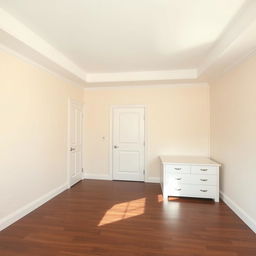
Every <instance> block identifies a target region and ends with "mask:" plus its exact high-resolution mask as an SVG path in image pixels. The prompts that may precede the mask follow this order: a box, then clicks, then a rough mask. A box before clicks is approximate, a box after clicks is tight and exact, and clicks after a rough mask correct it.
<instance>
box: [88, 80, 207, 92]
mask: <svg viewBox="0 0 256 256" xmlns="http://www.w3.org/2000/svg"><path fill="white" fill-rule="evenodd" d="M194 86H196V87H208V86H209V84H208V83H206V82H194V83H193V82H191V83H169V84H157V83H155V84H147V83H145V84H144V85H136V84H135V85H121V86H120V85H119V86H104V85H103V86H96V87H93V86H92V87H85V88H84V90H85V91H91V90H112V89H117V90H118V89H119V90H122V89H143V88H145V89H146V88H158V89H159V88H175V87H194Z"/></svg>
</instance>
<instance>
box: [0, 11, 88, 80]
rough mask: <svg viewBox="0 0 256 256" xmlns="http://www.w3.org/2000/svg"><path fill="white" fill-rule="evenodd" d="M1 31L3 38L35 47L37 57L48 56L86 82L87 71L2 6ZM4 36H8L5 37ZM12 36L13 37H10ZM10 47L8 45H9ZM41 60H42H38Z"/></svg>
mask: <svg viewBox="0 0 256 256" xmlns="http://www.w3.org/2000/svg"><path fill="white" fill-rule="evenodd" d="M0 32H1V39H2V40H3V41H4V39H5V41H7V43H8V42H10V41H11V40H12V39H16V40H18V41H19V43H22V44H23V45H25V46H27V47H29V48H31V49H33V50H34V51H35V52H36V53H37V54H38V55H37V58H42V56H43V57H46V58H47V59H48V60H50V61H52V62H53V63H55V64H57V65H58V66H59V67H61V68H62V69H64V70H66V71H67V72H69V73H72V74H73V75H75V76H76V77H77V78H79V79H80V80H82V81H84V82H86V73H85V72H84V70H82V69H81V68H80V67H78V66H77V65H76V64H75V63H73V62H72V61H70V60H69V59H68V58H67V57H66V56H65V55H64V54H62V53H61V52H60V51H58V50H57V49H55V48H54V47H52V46H51V45H50V44H49V43H48V42H46V41H45V40H43V39H42V38H41V37H39V36H38V35H37V34H35V33H34V32H33V31H31V30H30V29H29V28H27V27H26V26H25V25H23V24H22V23H21V22H20V21H18V20H17V19H15V18H14V17H13V16H11V15H9V14H8V13H7V12H5V11H4V10H3V9H1V8H0ZM3 37H6V38H4V39H3ZM10 37H12V38H10ZM7 47H8V45H7ZM36 61H39V62H40V61H41V60H38V59H37V60H36Z"/></svg>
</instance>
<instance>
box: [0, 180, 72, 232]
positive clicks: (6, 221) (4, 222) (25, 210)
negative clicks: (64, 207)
mask: <svg viewBox="0 0 256 256" xmlns="http://www.w3.org/2000/svg"><path fill="white" fill-rule="evenodd" d="M66 189H68V185H67V184H63V185H61V186H59V187H57V188H55V189H53V190H51V191H50V192H48V193H46V194H45V195H43V196H41V197H39V198H37V199H36V200H34V201H32V202H31V203H28V204H26V205H25V206H23V207H21V208H20V209H18V210H16V211H15V212H13V213H11V214H9V215H8V216H6V217H4V218H3V219H1V220H0V231H1V230H3V229H5V228H7V227H8V226H10V225H11V224H13V223H14V222H16V221H17V220H19V219H21V218H23V217H24V216H25V215H27V214H29V213H30V212H32V211H34V210H35V209H37V208H38V207H40V206H41V205H43V204H44V203H46V202H47V201H49V200H51V199H52V198H54V197H55V196H57V195H58V194H60V193H62V192H63V191H65V190H66Z"/></svg>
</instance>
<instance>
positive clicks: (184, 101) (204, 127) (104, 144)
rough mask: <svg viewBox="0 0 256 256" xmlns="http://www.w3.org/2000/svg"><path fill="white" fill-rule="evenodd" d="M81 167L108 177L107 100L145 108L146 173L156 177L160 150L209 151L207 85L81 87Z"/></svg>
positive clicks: (198, 153) (164, 152) (108, 111)
mask: <svg viewBox="0 0 256 256" xmlns="http://www.w3.org/2000/svg"><path fill="white" fill-rule="evenodd" d="M84 102H85V108H86V113H85V158H84V160H85V162H84V166H85V171H86V172H87V173H89V174H92V175H99V176H106V175H107V176H108V175H109V173H110V170H109V140H110V138H109V135H110V109H111V106H112V105H125V104H139V105H140V104H141V105H146V107H147V114H146V115H147V119H148V120H147V127H148V142H149V143H148V164H147V166H146V168H147V171H148V176H149V177H159V169H160V163H159V159H158V157H159V155H162V154H174V155H203V156H208V155H209V130H210V120H209V88H208V86H187V87H185V86H180V87H169V88H131V89H129V88H120V89H115V88H114V89H86V90H85V96H84ZM102 137H105V139H102Z"/></svg>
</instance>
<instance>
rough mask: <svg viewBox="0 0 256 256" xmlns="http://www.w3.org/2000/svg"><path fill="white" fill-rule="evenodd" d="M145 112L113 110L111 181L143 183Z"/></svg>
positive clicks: (137, 108) (139, 108) (130, 109)
mask: <svg viewBox="0 0 256 256" xmlns="http://www.w3.org/2000/svg"><path fill="white" fill-rule="evenodd" d="M144 151H145V110H144V108H143V107H120V108H114V109H113V154H112V155H113V179H114V180H131V181H144V172H145V171H144V170H145V167H144V165H145V162H144V157H145V156H144V154H145V152H144Z"/></svg>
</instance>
